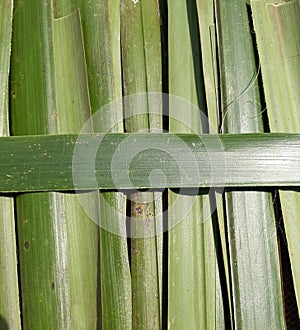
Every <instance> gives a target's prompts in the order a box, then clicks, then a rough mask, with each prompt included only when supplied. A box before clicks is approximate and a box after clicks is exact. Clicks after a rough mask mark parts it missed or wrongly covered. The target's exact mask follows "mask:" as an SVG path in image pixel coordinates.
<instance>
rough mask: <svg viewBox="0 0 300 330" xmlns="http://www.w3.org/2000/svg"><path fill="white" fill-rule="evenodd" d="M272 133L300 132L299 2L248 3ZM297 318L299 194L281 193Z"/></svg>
mask: <svg viewBox="0 0 300 330" xmlns="http://www.w3.org/2000/svg"><path fill="white" fill-rule="evenodd" d="M251 7H252V12H253V20H254V27H255V32H256V39H257V47H258V53H259V59H260V62H261V71H262V78H263V84H264V91H265V97H266V103H267V110H268V118H269V125H270V130H271V132H284V133H288V132H289V133H299V132H300V115H299V104H300V93H299V90H300V75H299V66H300V54H299V45H300V36H299V30H300V21H299V16H300V3H299V1H298V0H295V1H284V2H282V1H280V3H278V2H274V1H268V2H266V1H251ZM280 201H281V208H282V213H283V218H284V226H285V231H286V236H287V241H288V249H289V255H290V260H291V266H292V272H293V278H294V286H295V291H296V297H297V301H298V312H299V315H300V308H299V306H300V262H299V260H300V244H299V237H300V221H299V219H300V194H299V192H292V191H282V190H280Z"/></svg>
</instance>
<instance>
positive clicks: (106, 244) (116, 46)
mask: <svg viewBox="0 0 300 330" xmlns="http://www.w3.org/2000/svg"><path fill="white" fill-rule="evenodd" d="M76 3H77V4H78V5H79V8H80V12H81V15H82V22H83V34H84V40H85V51H86V60H87V72H88V81H89V94H90V100H91V108H92V113H94V114H95V115H94V117H93V126H94V131H96V132H103V133H106V132H121V133H122V132H123V109H122V107H121V106H114V105H116V104H118V103H113V102H114V101H116V100H118V99H119V98H121V97H122V82H121V50H120V1H119V0H115V1H111V0H109V1H108V0H94V1H90V3H89V4H88V5H87V2H86V1H85V0H83V1H79V0H78V1H76ZM95 54H97V56H95ZM111 102H112V104H111V105H109V106H108V105H106V104H109V103H111ZM105 106H106V107H107V108H103V107H105ZM107 109H108V110H109V111H106V110H107ZM100 227H101V228H100V276H101V302H102V317H101V318H102V326H103V328H104V329H110V328H113V329H131V327H132V303H131V276H130V269H129V260H128V249H127V240H126V197H125V195H124V194H123V193H114V192H100Z"/></svg>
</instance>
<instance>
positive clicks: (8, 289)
mask: <svg viewBox="0 0 300 330" xmlns="http://www.w3.org/2000/svg"><path fill="white" fill-rule="evenodd" d="M12 17H13V1H3V2H1V4H0V44H1V47H0V76H1V81H0V136H8V135H9V124H8V77H9V66H10V53H11V34H12ZM0 328H3V329H8V328H11V329H21V320H20V304H19V288H18V274H17V251H16V234H15V218H14V201H13V198H12V197H8V196H6V197H4V196H3V197H2V196H1V197H0Z"/></svg>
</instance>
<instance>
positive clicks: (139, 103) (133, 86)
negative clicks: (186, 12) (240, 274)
mask: <svg viewBox="0 0 300 330" xmlns="http://www.w3.org/2000/svg"><path fill="white" fill-rule="evenodd" d="M121 47H122V68H123V88H124V95H125V96H128V97H127V98H125V100H124V114H125V127H126V132H138V131H146V132H147V131H148V132H151V131H153V130H156V131H161V130H162V116H161V115H160V113H159V110H160V109H161V111H162V103H161V100H158V102H157V100H156V102H154V104H153V103H151V101H150V100H149V95H147V94H146V93H147V92H161V81H162V78H161V54H160V49H161V46H160V21H159V7H158V2H157V1H155V0H151V1H141V2H139V1H131V0H124V1H121ZM137 93H144V94H140V95H139V96H130V95H131V94H137ZM141 109H143V110H144V109H145V112H144V113H143V114H142V115H141V114H139V113H140V111H141ZM135 154H137V153H136V152H134V155H135ZM130 200H131V219H130V235H131V237H132V238H131V272H132V308H133V315H132V316H133V328H134V329H141V328H143V329H150V328H151V329H159V328H160V327H161V278H162V275H161V270H162V236H161V235H160V233H161V229H160V228H162V216H161V214H162V210H161V208H162V202H161V194H159V193H152V192H137V193H134V194H131V195H130Z"/></svg>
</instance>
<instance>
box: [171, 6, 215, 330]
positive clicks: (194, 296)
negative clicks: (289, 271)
mask: <svg viewBox="0 0 300 330" xmlns="http://www.w3.org/2000/svg"><path fill="white" fill-rule="evenodd" d="M168 10H169V17H168V22H169V26H168V31H169V41H168V45H169V93H170V94H171V96H170V101H169V103H170V108H169V116H170V122H169V123H170V132H172V133H179V132H180V133H191V132H192V133H200V132H201V131H202V132H207V127H206V125H205V124H204V122H205V120H203V119H204V117H203V115H202V118H201V117H200V112H201V111H202V112H204V113H205V112H206V104H205V91H204V86H203V84H204V83H203V77H202V68H201V61H200V60H199V58H201V52H200V41H199V40H198V37H199V35H198V33H197V32H198V31H197V30H198V17H197V8H196V2H195V1H189V2H186V1H168ZM172 95H175V96H178V97H181V98H184V99H185V100H186V104H187V105H186V106H185V108H181V107H179V106H178V104H177V102H178V100H177V99H176V98H175V99H174V98H173V97H172ZM193 105H194V106H195V107H194V108H193ZM198 107H199V109H198ZM177 118H180V119H181V120H179V121H178V120H177ZM203 124H204V125H203ZM202 125H203V127H202ZM185 148H186V147H182V148H181V150H184V149H185ZM170 154H171V155H174V154H173V153H172V152H171V151H170ZM189 158H190V157H188V156H187V158H186V159H189ZM182 165H183V164H182V163H181V162H180V163H179V166H180V170H181V171H182V170H183V166H182ZM194 170H195V169H194ZM194 170H193V175H195V171H194ZM183 180H186V178H184V179H183ZM189 194H191V195H194V196H188V195H189ZM210 212H211V211H210V201H209V196H208V195H203V196H201V195H198V196H197V194H195V192H192V193H190V192H189V190H187V195H184V193H183V194H177V193H175V192H173V191H172V190H170V191H169V211H168V214H169V227H170V228H171V229H169V249H168V256H169V277H168V295H169V299H168V307H169V311H168V324H169V327H171V328H174V329H183V328H186V327H188V328H191V329H204V328H215V327H216V319H217V317H216V310H217V306H216V287H218V288H220V287H219V286H218V284H217V281H218V279H217V277H216V274H217V272H216V259H215V246H214V239H213V228H212V222H211V217H210ZM174 226H175V227H174ZM218 316H219V314H218Z"/></svg>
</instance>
